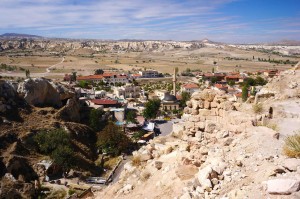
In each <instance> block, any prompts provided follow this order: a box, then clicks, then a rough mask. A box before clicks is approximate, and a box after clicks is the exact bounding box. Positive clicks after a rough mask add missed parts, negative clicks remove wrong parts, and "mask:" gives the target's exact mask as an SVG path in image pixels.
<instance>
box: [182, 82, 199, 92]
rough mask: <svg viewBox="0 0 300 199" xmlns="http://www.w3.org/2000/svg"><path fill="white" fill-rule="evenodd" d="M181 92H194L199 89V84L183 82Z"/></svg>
mask: <svg viewBox="0 0 300 199" xmlns="http://www.w3.org/2000/svg"><path fill="white" fill-rule="evenodd" d="M180 91H181V92H187V93H189V94H193V93H194V92H197V91H199V86H198V85H197V84H195V83H187V84H183V85H182V86H181V89H180Z"/></svg>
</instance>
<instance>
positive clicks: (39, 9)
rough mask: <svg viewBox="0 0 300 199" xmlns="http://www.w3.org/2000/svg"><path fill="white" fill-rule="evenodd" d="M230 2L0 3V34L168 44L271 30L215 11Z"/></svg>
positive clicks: (70, 0)
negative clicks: (163, 42) (27, 34)
mask: <svg viewBox="0 0 300 199" xmlns="http://www.w3.org/2000/svg"><path fill="white" fill-rule="evenodd" d="M234 1H238V0H209V1H208V0H185V1H179V0H177V1H176V0H164V1H162V0H151V1H149V0H85V1H81V0H1V6H0V13H1V20H0V32H3V33H4V32H8V31H10V30H13V31H19V32H27V33H34V34H41V35H45V36H53V37H66V36H67V37H73V38H76V37H80V38H103V39H123V38H135V39H174V40H192V39H202V38H204V37H209V38H211V37H213V38H211V39H219V38H224V35H226V36H227V38H226V39H227V40H228V39H229V40H230V39H233V40H235V39H236V37H238V36H239V35H240V36H241V38H242V39H247V38H246V35H247V32H249V33H248V35H249V36H251V38H252V37H253V32H255V31H261V32H265V31H264V29H263V28H264V25H265V24H271V25H272V23H273V22H272V20H271V19H270V20H269V21H265V22H263V21H260V22H258V23H257V24H254V23H250V22H244V21H241V20H240V18H239V16H235V15H232V16H228V15H225V14H223V13H221V12H219V11H218V8H219V7H220V6H222V5H224V4H228V3H232V2H234ZM282 20H284V19H282ZM287 20H288V21H289V19H287ZM233 32H234V34H233ZM277 32H279V31H277ZM265 33H266V32H265ZM266 34H267V33H266Z"/></svg>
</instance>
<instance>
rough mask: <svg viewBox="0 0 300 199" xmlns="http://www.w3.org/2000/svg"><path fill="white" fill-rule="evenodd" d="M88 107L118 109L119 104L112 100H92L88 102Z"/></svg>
mask: <svg viewBox="0 0 300 199" xmlns="http://www.w3.org/2000/svg"><path fill="white" fill-rule="evenodd" d="M89 103H90V104H89V105H90V106H95V105H96V106H99V107H102V108H119V107H120V106H121V104H120V103H119V102H118V101H117V100H113V99H92V100H89Z"/></svg>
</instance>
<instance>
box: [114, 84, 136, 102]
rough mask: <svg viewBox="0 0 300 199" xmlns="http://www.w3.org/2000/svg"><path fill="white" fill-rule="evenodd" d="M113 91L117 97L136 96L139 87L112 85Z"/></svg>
mask: <svg viewBox="0 0 300 199" xmlns="http://www.w3.org/2000/svg"><path fill="white" fill-rule="evenodd" d="M113 91H114V94H115V96H116V97H118V98H122V99H127V98H138V97H139V96H140V93H141V88H140V87H139V86H134V85H130V84H127V85H125V86H121V87H114V88H113Z"/></svg>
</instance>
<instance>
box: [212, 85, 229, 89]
mask: <svg viewBox="0 0 300 199" xmlns="http://www.w3.org/2000/svg"><path fill="white" fill-rule="evenodd" d="M215 87H216V88H218V89H227V88H228V86H224V85H223V84H215Z"/></svg>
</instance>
